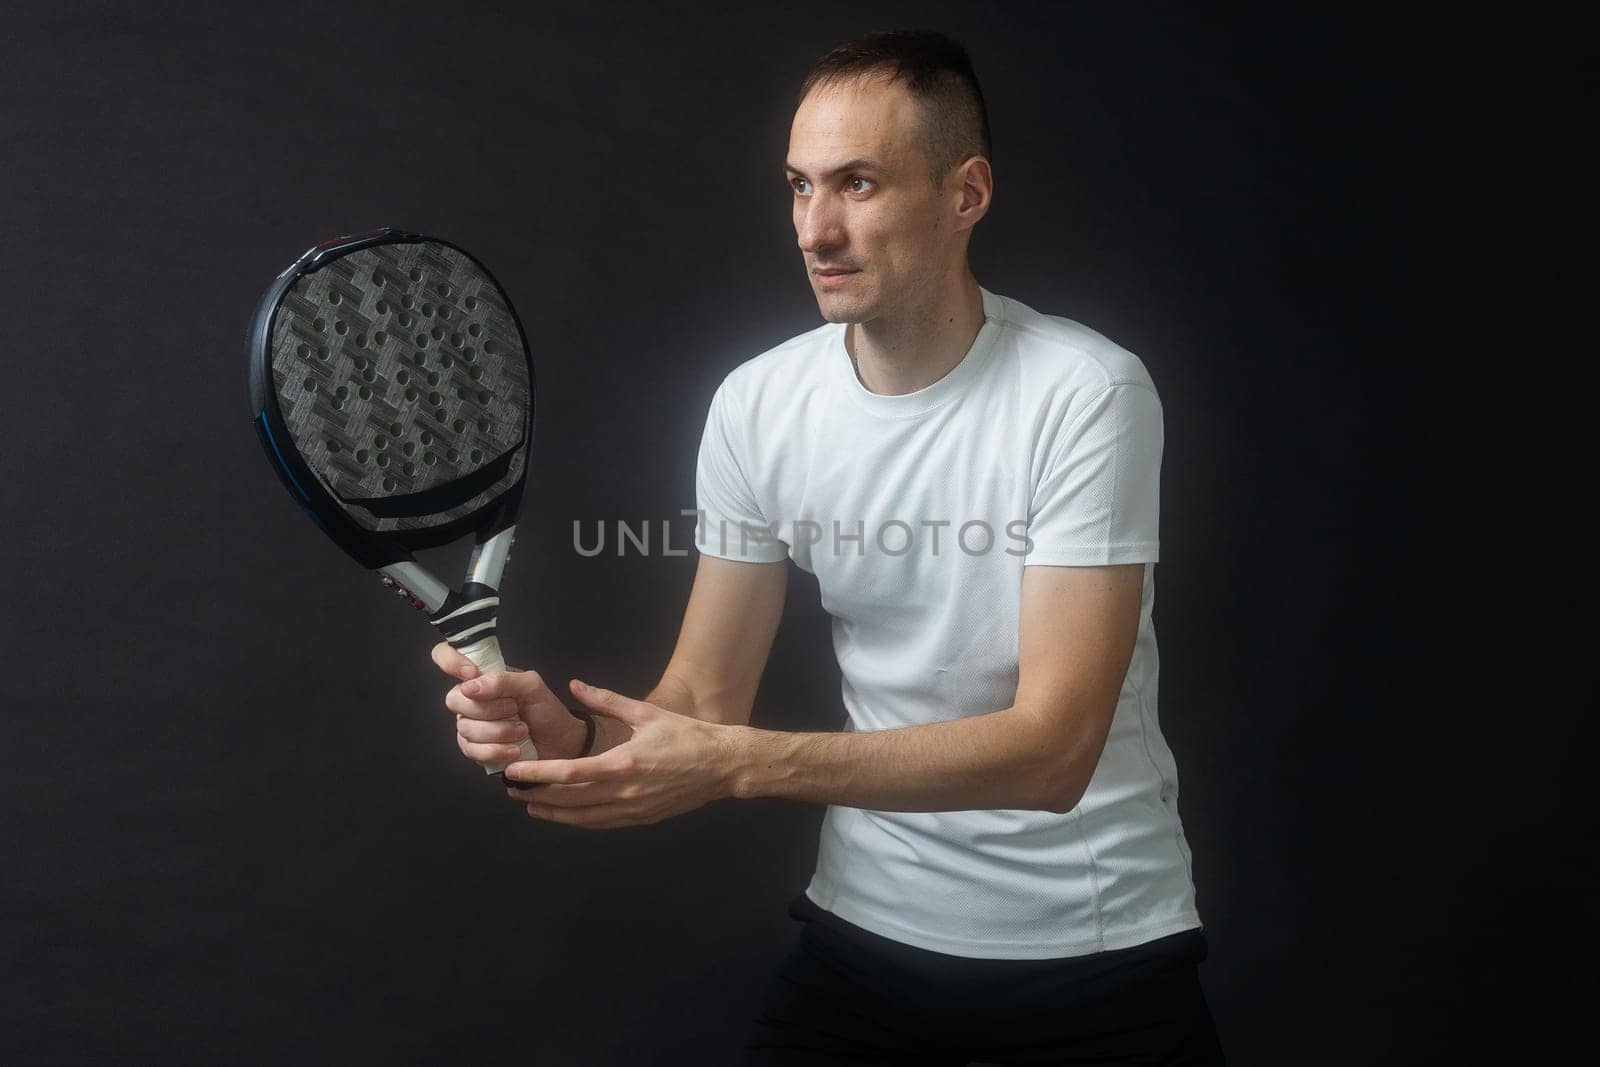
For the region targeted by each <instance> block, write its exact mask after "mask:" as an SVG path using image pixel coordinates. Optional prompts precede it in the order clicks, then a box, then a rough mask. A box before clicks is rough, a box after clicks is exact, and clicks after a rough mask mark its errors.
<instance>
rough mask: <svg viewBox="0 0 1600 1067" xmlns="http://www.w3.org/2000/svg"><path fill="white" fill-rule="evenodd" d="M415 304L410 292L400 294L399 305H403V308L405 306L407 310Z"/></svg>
mask: <svg viewBox="0 0 1600 1067" xmlns="http://www.w3.org/2000/svg"><path fill="white" fill-rule="evenodd" d="M415 305H416V301H415V300H412V299H411V294H410V293H407V294H405V295H404V296H402V297H401V298H400V306H401V307H403V308H406V309H407V310H409V309H410V308H412V307H414V306H415Z"/></svg>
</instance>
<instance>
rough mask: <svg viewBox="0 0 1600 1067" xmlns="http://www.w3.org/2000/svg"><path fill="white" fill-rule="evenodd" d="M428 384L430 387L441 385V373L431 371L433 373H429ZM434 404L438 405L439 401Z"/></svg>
mask: <svg viewBox="0 0 1600 1067" xmlns="http://www.w3.org/2000/svg"><path fill="white" fill-rule="evenodd" d="M428 384H429V385H438V384H439V372H438V371H436V370H431V371H429V372H428ZM434 403H435V404H437V403H438V401H437V400H435V401H434Z"/></svg>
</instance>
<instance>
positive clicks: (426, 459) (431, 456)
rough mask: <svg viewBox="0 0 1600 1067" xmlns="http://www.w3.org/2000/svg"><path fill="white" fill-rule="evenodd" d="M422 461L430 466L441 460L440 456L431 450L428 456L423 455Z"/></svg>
mask: <svg viewBox="0 0 1600 1067" xmlns="http://www.w3.org/2000/svg"><path fill="white" fill-rule="evenodd" d="M422 462H424V463H426V464H427V465H428V466H430V467H431V466H433V465H434V464H435V463H438V462H439V457H438V456H436V455H434V454H433V453H432V452H429V453H428V454H427V455H426V456H423V457H422Z"/></svg>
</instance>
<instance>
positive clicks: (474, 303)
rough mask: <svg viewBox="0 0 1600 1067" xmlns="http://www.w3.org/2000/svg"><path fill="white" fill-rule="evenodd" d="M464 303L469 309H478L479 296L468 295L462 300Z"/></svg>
mask: <svg viewBox="0 0 1600 1067" xmlns="http://www.w3.org/2000/svg"><path fill="white" fill-rule="evenodd" d="M462 303H463V304H465V305H467V310H468V311H476V310H478V298H477V297H475V296H469V297H467V298H466V299H465V300H463V301H462Z"/></svg>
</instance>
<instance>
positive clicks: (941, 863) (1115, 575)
mask: <svg viewBox="0 0 1600 1067" xmlns="http://www.w3.org/2000/svg"><path fill="white" fill-rule="evenodd" d="M989 156H990V148H989V131H988V122H987V117H986V115H985V111H984V105H983V98H982V95H981V93H980V91H979V88H978V84H977V79H976V77H975V76H974V75H973V73H972V69H971V64H970V61H969V60H968V58H967V55H966V52H965V51H964V49H962V48H961V46H960V45H958V44H956V43H955V42H953V41H950V40H948V39H947V38H944V37H942V36H940V35H938V34H932V33H927V32H911V33H880V34H872V35H869V36H867V37H865V38H863V39H861V40H859V41H855V42H852V43H850V44H847V45H844V46H841V47H840V48H838V49H835V50H834V51H833V52H831V53H829V55H827V56H825V57H823V59H822V60H820V61H819V62H818V64H817V65H816V67H815V68H814V69H813V71H812V72H811V74H810V75H809V76H808V77H807V79H806V81H805V83H804V85H803V86H802V89H801V93H800V102H799V105H798V108H797V110H796V112H795V116H794V120H793V125H792V128H791V133H790V140H789V154H788V159H787V161H786V173H787V175H788V178H789V183H790V186H791V188H792V190H793V207H794V224H795V232H796V235H797V237H798V240H799V245H800V250H801V252H802V254H803V257H804V260H805V264H806V267H807V271H808V274H809V277H810V280H811V285H812V288H813V291H814V292H815V294H816V299H817V303H818V306H819V308H820V310H821V312H822V317H823V318H824V319H825V320H826V323H825V324H824V325H823V326H821V327H819V328H818V329H815V330H812V331H810V332H809V333H805V334H802V335H800V336H799V337H796V338H793V339H792V340H790V341H788V342H786V343H784V344H782V345H779V346H778V347H776V348H774V349H772V350H771V351H769V352H767V353H765V354H763V355H761V356H759V357H757V358H756V359H754V360H751V361H749V362H748V363H746V364H744V365H743V366H741V367H739V368H738V369H736V370H735V371H734V372H733V373H732V374H730V375H729V376H728V377H727V379H726V380H725V381H724V383H723V384H722V386H721V388H720V389H719V390H718V391H717V393H716V396H715V397H714V398H713V400H712V403H711V411H710V415H709V418H708V420H707V424H706V428H705V435H704V438H703V440H702V444H701V449H700V457H699V465H698V471H697V493H698V498H699V505H700V511H701V516H700V524H699V530H698V532H697V544H698V545H699V547H700V551H701V557H700V561H699V564H698V570H697V572H696V576H695V582H694V587H693V591H692V593H691V595H690V598H689V604H688V608H687V611H686V613H685V617H684V621H683V627H682V631H681V634H680V636H679V640H678V644H677V647H676V649H675V651H674V652H673V655H672V659H671V661H670V662H669V663H668V665H667V668H666V671H665V673H664V674H663V675H662V678H661V681H660V684H659V685H657V686H656V688H655V689H654V690H652V691H651V692H650V693H649V694H648V695H647V696H646V697H645V698H644V699H643V700H631V699H629V698H627V697H624V696H621V695H619V694H616V693H613V692H609V691H606V690H603V689H595V688H590V687H588V686H585V685H584V684H583V683H581V682H578V681H576V680H574V681H573V682H572V683H571V690H572V693H573V695H574V696H575V697H576V698H577V700H578V701H579V702H580V703H581V705H582V706H584V707H586V708H587V709H588V710H589V712H591V713H592V715H591V716H590V717H588V719H587V722H586V721H581V720H579V719H577V718H574V717H573V716H572V715H571V714H569V712H568V711H567V709H566V708H565V706H564V705H563V704H562V702H561V701H560V700H558V699H557V698H556V696H555V695H554V694H553V693H552V692H551V691H550V689H549V688H547V687H546V685H545V684H544V682H543V680H541V679H540V678H539V676H538V675H537V674H534V673H532V672H522V673H509V674H493V675H489V676H487V677H485V678H483V679H477V678H476V677H475V675H476V671H475V670H474V669H473V668H472V666H471V665H470V664H468V663H467V662H466V660H465V659H464V658H462V657H461V656H460V655H459V654H457V653H455V652H454V651H452V650H451V649H450V648H449V646H447V645H440V646H438V648H436V649H435V659H436V660H437V661H438V663H439V665H440V666H441V667H442V668H443V669H444V670H445V671H446V672H447V673H449V674H451V675H452V676H453V677H456V678H459V679H464V681H462V683H461V684H460V685H458V686H457V687H456V688H454V689H453V690H451V692H450V693H449V695H448V696H447V698H446V701H445V703H446V706H447V707H448V708H449V709H450V710H451V711H453V712H455V713H456V714H457V715H458V716H459V719H458V735H459V738H458V740H459V744H460V747H461V750H462V751H463V752H464V753H465V754H466V755H467V756H468V757H469V758H471V759H473V760H476V761H478V762H480V763H484V764H493V763H497V762H503V761H505V760H508V759H515V758H516V755H517V752H516V749H515V747H514V746H515V744H516V743H517V742H518V741H520V740H521V739H522V738H524V737H526V736H530V735H531V736H532V738H533V740H534V742H535V743H536V744H537V746H538V748H539V750H540V753H541V759H539V760H536V761H530V762H520V763H515V764H513V765H512V766H511V767H509V768H508V769H507V772H506V776H507V779H508V780H509V781H511V782H513V783H515V785H514V787H513V788H512V789H511V790H510V792H511V794H512V795H513V796H514V797H516V798H517V799H518V800H519V801H522V802H524V803H526V804H527V808H528V813H529V814H530V815H532V816H533V817H535V818H539V819H546V820H549V821H553V822H560V823H566V824H569V825H574V826H581V827H590V828H595V829H604V828H608V827H617V826H628V825H635V824H640V823H649V822H654V821H657V820H659V819H663V818H666V817H668V816H671V815H676V814H679V813H681V812H684V811H688V810H691V809H693V808H696V807H698V806H700V805H702V804H704V803H705V802H707V801H709V800H713V799H717V798H720V797H730V796H731V797H757V796H779V797H790V798H794V799H799V800H807V801H812V802H817V803H824V804H827V805H829V807H828V812H827V817H826V820H825V822H824V826H823V838H822V845H821V850H820V855H819V859H818V864H817V871H816V874H815V876H814V877H813V879H812V880H811V884H810V886H809V887H808V888H807V889H806V892H805V894H804V895H803V896H801V897H800V898H798V899H797V900H796V901H795V902H794V904H793V905H792V906H791V914H793V915H794V916H795V917H796V918H799V919H802V920H804V922H805V925H804V926H803V928H802V934H801V938H800V942H799V945H798V946H797V948H796V949H795V951H794V953H793V954H792V955H791V956H790V957H789V959H788V960H786V961H785V963H784V965H783V967H782V969H781V971H780V974H779V975H778V977H777V978H776V979H775V980H774V982H773V984H772V986H771V988H770V990H769V993H768V997H767V1001H766V1005H765V1007H764V1009H763V1013H762V1016H761V1018H760V1019H759V1020H758V1021H757V1023H756V1025H755V1027H754V1030H753V1032H752V1035H751V1038H750V1041H749V1049H750V1056H751V1058H752V1062H785V1063H796V1062H818V1063H825V1062H838V1061H840V1060H844V1059H850V1060H855V1059H867V1060H872V1059H901V1060H904V1061H906V1062H916V1063H951V1064H964V1063H966V1062H967V1061H968V1060H969V1059H973V1058H977V1059H983V1060H992V1061H1006V1060H1010V1059H1019V1060H1026V1061H1028V1062H1047V1061H1052V1060H1057V1059H1061V1060H1070V1061H1071V1062H1074V1063H1091V1062H1101V1061H1102V1060H1104V1061H1112V1060H1115V1061H1116V1062H1162V1063H1167V1062H1171V1063H1219V1062H1221V1051H1220V1048H1219V1047H1218V1044H1217V1039H1216V1035H1215V1031H1214V1028H1213V1026H1212V1023H1211V1018H1210V1014H1209V1012H1208V1010H1207V1007H1206V1004H1205V1000H1204V996H1203V994H1202V992H1201V988H1200V985H1199V982H1198V976H1197V972H1196V964H1198V963H1199V962H1200V960H1202V959H1204V957H1205V954H1206V943H1205V936H1204V932H1203V930H1202V928H1201V924H1200V918H1199V914H1198V912H1197V911H1196V908H1195V901H1194V887H1193V882H1192V880H1191V876H1190V870H1189V864H1190V852H1189V848H1188V845H1187V843H1186V841H1185V839H1184V836H1183V829H1182V825H1181V823H1180V821H1179V818H1178V813H1177V807H1176V799H1177V791H1178V780H1177V768H1176V766H1175V764H1174V761H1173V757H1172V753H1171V751H1170V750H1169V749H1168V747H1167V745H1166V743H1165V742H1164V740H1163V739H1162V735H1161V731H1160V728H1159V726H1158V723H1157V716H1156V682H1157V652H1156V640H1155V633H1154V630H1153V628H1152V624H1151V614H1150V613H1151V607H1152V603H1153V595H1154V587H1153V574H1152V570H1153V568H1152V564H1153V563H1154V562H1155V561H1156V559H1157V548H1158V538H1157V513H1158V481H1159V470H1160V461H1161V449H1162V422H1161V406H1160V402H1159V399H1158V397H1157V394H1156V391H1155V388H1154V385H1153V383H1152V382H1151V380H1150V377H1149V375H1148V373H1147V372H1146V370H1145V367H1144V366H1143V364H1142V363H1141V362H1140V361H1139V359H1138V358H1136V357H1135V356H1134V355H1132V354H1131V353H1129V352H1127V351H1125V350H1123V349H1121V348H1119V347H1118V346H1116V345H1115V344H1113V343H1112V342H1110V341H1109V340H1107V339H1106V338H1104V337H1102V336H1100V335H1099V334H1096V333H1094V332H1093V331H1092V330H1089V329H1088V328H1086V327H1084V326H1081V325H1079V324H1077V323H1075V322H1072V321H1070V320H1067V319H1062V318H1056V317H1052V316H1047V315H1042V314H1039V313H1038V312H1035V311H1033V310H1032V309H1030V308H1028V307H1026V306H1024V305H1022V304H1020V303H1018V302H1017V301H1014V300H1009V299H1007V298H1005V297H1002V296H998V295H996V294H994V293H992V292H990V291H988V290H986V289H984V288H982V287H981V286H980V285H979V284H978V282H977V280H976V279H975V278H974V277H973V275H972V272H971V270H970V269H969V267H968V263H967V247H968V243H969V241H970V239H971V235H972V230H973V227H974V226H975V225H976V224H977V223H978V221H979V220H980V219H982V218H983V216H984V214H985V213H986V212H987V211H988V208H989V204H990V201H991V196H992V191H993V176H992V173H991V170H990V164H989ZM786 559H792V560H794V561H795V562H796V564H798V565H799V566H801V567H803V568H805V569H806V570H808V571H810V572H812V573H814V574H815V575H816V576H817V579H818V582H819V585H820V588H821V594H822V598H823V603H824V606H825V607H826V608H827V609H828V611H829V612H830V613H831V614H832V615H833V616H834V647H835V651H836V653H837V655H838V658H839V664H840V668H841V671H842V673H843V678H844V702H845V705H846V708H847V709H848V711H849V714H850V725H851V728H850V730H848V731H847V732H843V733H785V732H777V731H767V730H757V729H753V728H751V727H750V726H748V725H747V724H748V722H749V718H750V712H751V703H752V701H753V699H754V696H755V692H756V687H757V683H758V681H759V679H760V677H761V673H762V670H763V667H764V665H765V663H766V658H767V654H768V651H769V649H770V647H771V644H772V640H773V636H774V634H775V632H776V629H777V626H778V620H779V617H780V614H781V610H782V605H783V598H784V591H785V585H786V574H785V565H786V564H785V561H786ZM591 728H592V730H593V733H592V735H591ZM591 741H592V745H591V744H590V742H591ZM586 746H588V747H590V749H591V751H592V753H593V754H591V755H588V756H583V757H580V758H572V757H575V756H579V754H580V753H581V752H582V751H583V750H584V749H585V747H586Z"/></svg>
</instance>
